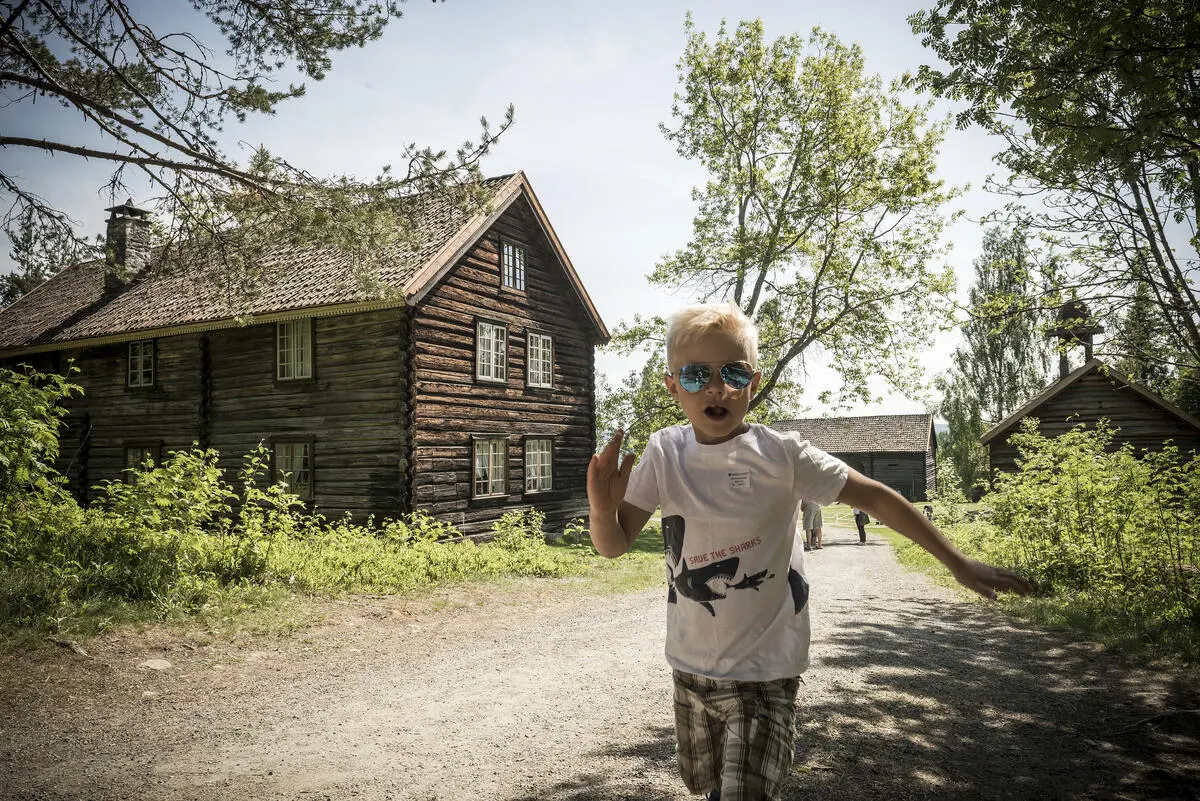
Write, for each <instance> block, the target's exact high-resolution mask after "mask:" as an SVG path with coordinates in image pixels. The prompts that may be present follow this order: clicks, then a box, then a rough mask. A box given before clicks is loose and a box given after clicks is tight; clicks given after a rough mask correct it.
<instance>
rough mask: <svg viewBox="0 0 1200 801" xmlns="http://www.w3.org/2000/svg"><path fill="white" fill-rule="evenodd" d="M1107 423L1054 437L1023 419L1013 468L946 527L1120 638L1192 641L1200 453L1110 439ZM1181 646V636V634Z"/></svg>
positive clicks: (1198, 575) (1197, 616)
mask: <svg viewBox="0 0 1200 801" xmlns="http://www.w3.org/2000/svg"><path fill="white" fill-rule="evenodd" d="M1113 434H1114V431H1113V430H1112V429H1111V428H1109V427H1108V426H1107V425H1104V424H1101V425H1099V426H1098V427H1096V428H1094V429H1088V428H1086V427H1084V426H1082V425H1081V426H1078V427H1076V428H1075V429H1073V430H1072V431H1070V432H1069V433H1067V434H1064V435H1062V436H1059V437H1056V438H1047V437H1044V436H1042V435H1041V434H1040V433H1038V431H1037V427H1036V421H1024V422H1023V423H1022V429H1021V431H1020V433H1018V434H1015V435H1013V437H1012V442H1013V443H1014V444H1015V445H1016V446H1017V448H1018V451H1019V453H1020V458H1019V459H1018V465H1019V467H1020V469H1019V471H1018V472H1015V473H1012V474H999V475H997V477H996V480H995V490H994V491H993V492H992V493H990V494H989V495H987V496H985V497H984V499H983V501H982V509H983V514H982V515H981V517H980V519H978V520H976V521H975V522H970V523H962V524H959V525H957V526H951V527H949V528H948V530H947V533H948V534H949V535H950V536H951V537H952V538H953V539H954V540H955V542H956V543H958V544H959V545H960V547H962V548H963V549H964V550H965V551H967V552H968V553H970V554H972V555H974V556H976V557H978V558H981V559H984V560H985V561H990V562H996V563H1000V564H1007V565H1011V566H1014V567H1015V568H1016V569H1017V570H1018V571H1019V572H1021V573H1023V574H1024V575H1026V576H1028V577H1029V578H1030V579H1031V580H1032V581H1033V582H1034V583H1035V585H1036V586H1037V588H1038V593H1039V595H1041V596H1043V598H1048V600H1049V602H1051V603H1055V604H1058V605H1061V606H1063V607H1064V608H1065V607H1069V608H1070V609H1071V610H1072V615H1073V616H1074V617H1075V618H1080V617H1087V618H1089V619H1091V620H1092V621H1094V622H1095V624H1096V625H1099V626H1102V627H1103V628H1105V629H1106V630H1108V631H1109V632H1110V633H1112V632H1121V633H1122V636H1123V637H1124V638H1125V639H1134V640H1141V641H1143V642H1148V643H1157V644H1159V645H1165V646H1171V645H1172V644H1175V645H1179V644H1184V645H1186V646H1187V647H1195V646H1196V645H1197V644H1200V639H1198V637H1200V525H1198V524H1197V521H1198V520H1200V456H1197V455H1192V456H1191V458H1188V457H1185V456H1183V455H1182V454H1180V453H1179V452H1178V451H1177V450H1175V449H1173V448H1168V449H1166V450H1164V451H1162V452H1158V453H1143V454H1136V453H1135V452H1134V450H1133V448H1132V447H1131V446H1129V445H1126V446H1124V447H1121V448H1114V447H1113V444H1112V440H1113ZM1189 643H1190V645H1187V644H1189Z"/></svg>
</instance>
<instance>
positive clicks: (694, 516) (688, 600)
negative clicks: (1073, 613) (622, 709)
mask: <svg viewBox="0 0 1200 801" xmlns="http://www.w3.org/2000/svg"><path fill="white" fill-rule="evenodd" d="M667 362H668V366H669V369H670V373H669V374H667V375H666V376H665V378H664V380H665V382H666V385H667V390H668V391H669V392H670V394H671V396H672V397H673V398H674V399H675V400H676V402H677V403H679V404H680V406H681V407H682V408H683V412H684V414H686V415H687V418H688V420H689V421H690V422H691V425H686V426H672V427H670V428H665V429H662V430H660V431H656V432H655V433H654V434H653V435H652V436H651V437H650V440H649V442H648V443H647V445H646V450H645V452H644V453H643V454H642V458H641V461H640V463H639V464H638V466H637V469H636V470H634V469H633V458H632V454H630V455H626V456H625V458H624V459H622V460H620V462H619V464H618V454H619V453H620V449H621V440H622V438H623V434H622V432H618V433H617V434H616V436H614V437H613V439H612V440H611V441H610V442H609V443H608V444H607V445H606V446H605V447H604V449H603V450H602V451H601V452H600V453H599V454H597V455H595V456H593V457H592V461H591V464H589V465H588V500H589V503H590V506H591V535H592V542H593V544H594V545H595V547H596V550H597V551H598V552H599V553H601V554H603V555H604V556H608V557H617V556H620V555H621V554H624V553H626V552H627V551H629V549H630V547H631V546H632V545H633V541H634V539H635V538H636V537H637V535H638V533H639V532H640V531H641V530H642V527H643V526H644V525H645V524H646V521H647V520H649V519H650V516H651V514H652V513H653V512H654V509H655V508H656V507H662V514H663V518H662V532H663V542H664V550H665V556H666V560H667V571H668V594H667V609H668V613H667V643H666V655H667V661H668V662H669V663H670V665H671V667H672V668H673V671H672V672H673V676H674V683H675V729H676V737H677V739H678V752H677V756H678V760H679V769H680V773H681V774H682V776H683V780H684V783H685V784H686V785H687V786H688V789H689V790H691V791H692V792H694V793H700V794H703V793H708V794H709V795H708V798H709V799H710V800H714V801H715V800H716V799H720V800H721V801H762V799H778V798H779V797H780V793H781V792H782V784H783V780H784V778H785V777H786V776H787V774H788V772H789V771H790V770H791V763H792V755H793V750H794V744H793V730H792V725H793V719H794V714H795V701H796V691H797V688H798V683H799V676H800V674H801V673H803V672H804V670H805V668H807V667H808V661H809V660H808V643H809V617H808V582H807V581H806V579H805V577H804V555H803V548H802V547H799V546H796V545H795V539H796V534H795V531H796V512H797V507H798V506H799V501H800V499H801V498H805V499H807V500H809V501H812V502H815V503H817V504H822V505H827V504H830V503H833V502H834V501H842V502H843V503H846V504H847V505H851V506H856V507H858V508H860V509H864V510H866V511H867V512H869V513H870V514H871V515H872V516H873V517H875V518H877V519H879V520H880V521H882V522H883V523H885V524H886V525H889V526H891V527H892V528H893V529H895V530H896V531H899V532H900V533H901V534H904V535H905V536H907V537H909V538H910V539H912V540H914V541H915V542H917V543H918V544H920V545H921V546H922V547H924V548H925V549H926V550H928V551H930V552H931V553H932V554H933V555H934V556H936V557H937V558H938V559H939V560H941V562H942V563H943V564H945V565H946V566H947V567H949V568H950V570H951V572H952V573H953V574H954V576H955V577H956V578H957V579H958V580H959V581H960V582H961V583H963V584H964V585H966V586H967V587H970V588H971V589H972V590H974V591H976V592H978V593H979V594H981V595H983V596H984V597H987V598H994V597H995V591H996V590H997V589H1007V590H1014V591H1016V592H1020V593H1025V592H1028V591H1029V584H1028V583H1027V582H1026V581H1025V580H1024V579H1022V578H1021V577H1019V576H1017V575H1016V574H1014V573H1011V572H1009V571H1007V570H1002V569H998V568H993V567H990V566H988V565H985V564H982V563H980V562H976V561H974V560H971V559H967V558H966V557H965V556H963V555H962V554H961V553H960V552H959V551H958V550H957V549H956V548H955V547H954V546H953V545H952V544H951V543H950V542H949V541H948V540H947V539H946V538H945V537H943V536H942V535H941V534H940V533H939V532H938V531H937V529H935V528H934V527H933V526H932V525H931V524H930V523H929V522H928V521H927V520H926V519H925V518H924V517H923V516H921V515H920V514H919V513H918V512H917V511H916V510H915V509H914V508H913V507H912V505H910V504H909V503H908V502H907V501H905V500H904V499H903V498H902V497H901V496H900V495H899V494H897V493H895V492H894V491H892V490H890V489H888V488H887V487H885V486H883V485H882V484H879V483H877V482H875V481H872V480H871V479H868V478H866V477H864V476H862V475H860V474H859V473H857V472H855V471H854V470H851V469H850V468H849V467H848V466H847V465H846V464H845V463H843V462H841V461H840V460H838V459H836V458H834V457H832V456H830V455H828V454H826V453H824V452H823V451H821V450H819V449H817V448H815V447H813V446H812V445H810V444H809V443H808V442H806V441H803V442H802V441H799V440H797V439H795V438H794V437H791V436H789V435H786V434H783V433H780V432H777V431H774V430H773V429H770V428H767V427H765V426H761V425H757V424H753V425H752V424H748V423H746V422H745V420H744V418H745V416H746V411H747V408H748V406H749V403H750V398H751V397H752V396H753V394H754V393H755V391H756V390H757V389H758V383H759V380H760V379H761V374H760V373H759V372H758V369H757V362H758V333H757V331H756V330H755V328H754V325H753V323H752V322H751V321H750V320H749V319H748V318H747V317H746V316H745V315H744V314H743V313H742V312H741V310H740V309H738V308H737V306H734V305H732V304H715V305H701V306H691V307H688V308H686V309H683V310H682V311H680V312H679V313H678V314H676V315H675V316H674V317H673V318H672V319H671V322H670V325H669V326H668V329H667Z"/></svg>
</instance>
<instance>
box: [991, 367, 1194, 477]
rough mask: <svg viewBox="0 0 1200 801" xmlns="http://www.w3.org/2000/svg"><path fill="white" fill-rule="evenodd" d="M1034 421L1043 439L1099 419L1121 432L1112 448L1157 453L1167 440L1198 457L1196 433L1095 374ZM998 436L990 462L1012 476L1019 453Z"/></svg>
mask: <svg viewBox="0 0 1200 801" xmlns="http://www.w3.org/2000/svg"><path fill="white" fill-rule="evenodd" d="M1030 416H1032V417H1036V418H1037V419H1038V430H1039V431H1041V432H1042V434H1043V435H1044V436H1047V437H1057V436H1059V435H1061V434H1065V433H1066V432H1068V431H1070V430H1071V429H1072V428H1074V427H1075V426H1076V425H1078V424H1079V423H1086V424H1087V426H1088V427H1089V428H1092V427H1094V426H1095V425H1096V423H1097V422H1098V421H1099V420H1100V419H1101V418H1107V419H1108V421H1109V423H1110V424H1111V425H1112V426H1114V427H1118V428H1120V429H1121V431H1120V433H1118V434H1117V436H1116V438H1115V439H1114V441H1113V444H1112V446H1111V448H1112V449H1113V450H1115V449H1117V448H1119V447H1120V446H1121V445H1123V444H1124V443H1126V442H1129V443H1132V444H1133V446H1134V447H1135V448H1136V449H1138V450H1161V449H1162V447H1163V442H1164V441H1166V440H1168V439H1170V440H1174V442H1175V444H1176V445H1177V446H1178V447H1179V449H1180V451H1182V452H1183V453H1185V454H1186V453H1188V452H1190V451H1197V452H1200V430H1198V429H1196V428H1194V427H1192V426H1190V425H1188V424H1187V423H1185V422H1184V421H1183V420H1181V419H1179V418H1178V417H1176V416H1175V415H1173V414H1171V413H1170V412H1168V411H1167V410H1165V409H1163V408H1162V407H1161V406H1159V405H1158V404H1156V403H1152V402H1151V401H1149V400H1147V399H1146V398H1145V397H1143V396H1142V395H1141V394H1139V393H1138V392H1135V391H1134V390H1132V389H1130V388H1129V387H1127V386H1123V385H1120V384H1117V383H1114V382H1112V381H1110V380H1109V379H1108V378H1106V377H1105V376H1103V375H1101V374H1100V373H1099V372H1093V373H1089V374H1088V375H1085V376H1083V377H1082V378H1080V379H1079V380H1078V381H1076V382H1075V383H1073V384H1071V386H1069V387H1067V388H1066V389H1064V390H1063V391H1062V392H1060V393H1058V394H1057V395H1055V396H1054V397H1052V398H1050V399H1049V400H1047V401H1046V402H1045V403H1043V404H1041V405H1040V406H1038V407H1037V408H1036V409H1034V410H1033V411H1032V413H1031V415H1030ZM1016 430H1017V429H1014V431H1010V432H1009V433H1008V434H1002V435H1001V436H1000V437H998V438H996V439H994V440H992V441H991V442H990V443H988V448H989V456H988V458H989V462H990V464H991V467H992V469H993V470H995V469H999V470H1004V471H1006V472H1015V471H1016V469H1017V464H1016V458H1017V449H1016V447H1015V446H1013V445H1011V444H1009V442H1008V437H1009V435H1010V434H1012V433H1014V432H1015V431H1016Z"/></svg>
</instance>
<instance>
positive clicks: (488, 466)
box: [474, 437, 508, 498]
mask: <svg viewBox="0 0 1200 801" xmlns="http://www.w3.org/2000/svg"><path fill="white" fill-rule="evenodd" d="M474 443H475V459H474V461H475V482H474V496H475V497H476V498H482V497H486V496H488V495H507V494H508V486H507V485H508V482H507V480H506V479H507V475H506V473H507V471H506V470H505V463H506V461H507V455H508V442H507V440H505V438H504V437H478V438H476V439H475V441H474Z"/></svg>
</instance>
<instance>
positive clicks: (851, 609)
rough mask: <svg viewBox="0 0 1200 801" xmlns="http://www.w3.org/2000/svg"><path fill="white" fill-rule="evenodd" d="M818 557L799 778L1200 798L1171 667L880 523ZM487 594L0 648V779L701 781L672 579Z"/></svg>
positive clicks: (323, 784)
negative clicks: (930, 568)
mask: <svg viewBox="0 0 1200 801" xmlns="http://www.w3.org/2000/svg"><path fill="white" fill-rule="evenodd" d="M808 557H809V560H810V562H809V564H810V568H809V572H810V574H811V576H810V578H811V582H812V585H813V594H812V598H813V600H812V603H813V625H814V632H815V633H814V643H813V653H814V664H813V667H812V668H811V669H810V671H809V672H808V673H807V674H806V675H805V677H804V683H803V684H802V685H801V688H800V697H799V701H798V704H799V708H800V714H799V723H798V737H797V760H796V771H795V774H794V776H793V777H792V780H791V785H790V793H789V798H796V799H801V798H814V799H822V801H843V800H845V801H849V799H855V801H861V799H909V798H912V799H917V798H931V799H1107V798H1114V799H1143V798H1144V799H1156V801H1174V800H1175V799H1189V800H1190V801H1195V799H1197V798H1200V796H1198V794H1197V787H1200V716H1198V715H1197V713H1196V710H1197V708H1198V707H1200V693H1198V691H1197V688H1196V687H1195V686H1194V685H1189V684H1188V682H1187V681H1185V680H1184V678H1183V677H1182V676H1179V675H1173V674H1171V673H1169V672H1166V671H1157V670H1150V669H1136V668H1132V667H1130V666H1128V665H1126V664H1124V663H1123V662H1122V661H1121V660H1120V659H1119V658H1117V657H1114V656H1112V655H1110V654H1107V653H1104V652H1102V651H1101V650H1100V649H1099V648H1098V647H1096V646H1095V645H1093V644H1089V643H1087V642H1082V641H1078V640H1073V639H1071V638H1070V637H1068V636H1066V635H1063V634H1061V633H1053V632H1046V631H1042V630H1038V629H1035V628H1032V627H1028V626H1024V625H1019V624H1013V623H1011V622H1009V621H1008V620H1006V619H1005V618H1004V617H1003V616H1002V615H1001V614H1000V613H999V611H998V610H996V609H994V608H989V607H987V606H985V605H982V604H977V603H971V602H968V601H964V600H962V599H961V597H960V596H957V595H956V594H955V593H953V592H952V591H950V590H948V589H945V588H942V587H939V586H936V585H934V584H932V583H931V582H930V581H929V580H928V579H926V578H924V577H922V576H920V575H917V574H913V573H909V572H906V571H905V570H904V569H902V568H900V567H899V566H898V565H897V564H896V562H895V559H894V557H893V554H892V550H891V548H890V547H888V546H887V544H886V543H884V542H883V541H882V540H878V539H875V538H872V539H871V540H870V541H869V542H868V543H867V544H866V545H865V546H859V545H858V544H857V535H852V534H851V532H849V531H844V530H838V529H827V530H826V547H825V548H824V549H822V550H821V551H819V552H816V553H813V554H808ZM479 592H481V591H480V590H470V591H456V592H447V593H445V594H443V595H442V596H440V597H438V598H435V599H433V601H426V602H422V603H420V604H417V603H415V602H403V601H397V600H394V599H363V600H359V601H356V602H354V603H345V604H335V605H333V611H332V613H331V614H330V616H329V619H328V621H327V622H326V623H324V624H322V625H320V626H318V627H315V628H312V629H307V630H304V631H302V632H301V633H299V634H296V635H294V636H291V637H284V638H279V637H277V638H246V639H244V640H243V639H242V638H239V639H238V640H235V641H234V642H232V643H218V644H209V645H198V644H195V643H191V642H188V641H186V640H181V639H179V638H170V637H167V636H166V635H144V636H138V637H133V636H130V635H122V636H109V637H104V638H101V639H99V640H96V641H94V642H92V643H89V644H88V645H87V648H88V651H89V657H88V658H84V657H82V656H79V655H76V654H74V653H72V652H71V651H68V650H67V649H65V648H64V649H54V650H53V651H45V650H44V649H43V650H39V651H37V652H35V653H26V654H10V655H8V656H4V657H0V798H6V799H7V798H12V799H39V801H41V800H42V799H47V800H48V801H54V800H55V799H85V798H86V799H93V800H94V801H101V800H102V799H205V801H208V800H209V799H212V800H217V801H219V800H221V799H228V800H229V801H234V800H236V801H250V799H331V800H339V801H340V800H342V799H397V801H434V800H435V799H436V800H437V801H462V800H463V799H472V800H474V799H479V800H480V801H535V799H539V800H540V799H549V800H551V801H610V800H615V799H638V800H639V801H674V800H675V799H687V798H692V796H689V795H688V794H687V792H686V790H684V788H683V786H682V783H681V782H680V781H679V779H678V777H677V775H676V773H675V766H674V741H673V735H672V728H671V704H670V677H669V674H668V671H667V667H666V664H665V662H664V660H663V656H662V642H663V636H664V632H663V628H664V618H663V612H664V610H663V602H664V599H663V596H664V590H663V589H655V590H652V591H649V592H641V593H636V594H628V595H620V596H611V597H608V596H606V597H596V596H581V595H580V594H579V593H578V592H577V591H575V590H574V589H573V588H572V585H571V583H570V582H555V581H530V582H521V583H519V584H518V585H517V586H515V587H514V588H513V589H512V590H511V591H508V592H505V593H503V594H502V595H500V596H498V597H491V598H488V597H484V596H482V595H478V594H477V593H479ZM149 659H165V660H167V661H168V662H169V663H170V667H168V668H166V669H163V670H153V669H149V668H144V667H139V665H141V664H142V663H144V662H145V661H147V660H149ZM160 667H161V665H160ZM1186 710H1190V711H1186Z"/></svg>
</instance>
